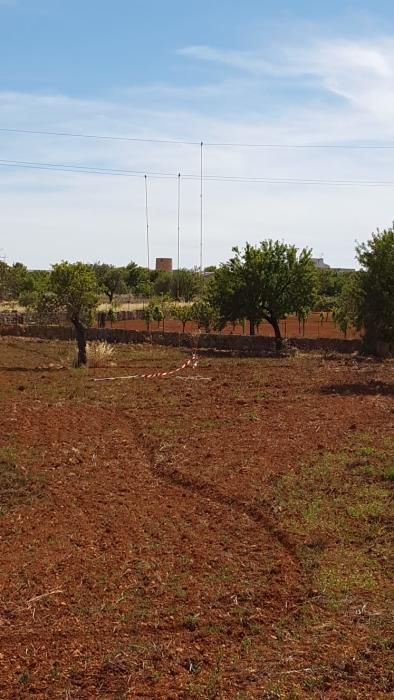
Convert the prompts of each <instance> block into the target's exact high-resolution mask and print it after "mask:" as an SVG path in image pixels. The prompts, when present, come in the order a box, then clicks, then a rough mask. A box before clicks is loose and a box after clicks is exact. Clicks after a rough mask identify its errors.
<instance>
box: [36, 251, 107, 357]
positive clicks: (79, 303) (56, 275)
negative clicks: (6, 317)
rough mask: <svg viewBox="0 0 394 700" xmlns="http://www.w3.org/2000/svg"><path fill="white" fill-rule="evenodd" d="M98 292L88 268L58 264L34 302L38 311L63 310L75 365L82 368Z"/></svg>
mask: <svg viewBox="0 0 394 700" xmlns="http://www.w3.org/2000/svg"><path fill="white" fill-rule="evenodd" d="M98 297H99V290H98V286H97V279H96V276H95V273H94V270H93V269H92V267H91V265H87V264H85V263H82V262H76V263H69V262H61V263H57V264H56V265H53V266H52V270H51V272H50V275H49V279H48V284H47V286H46V288H45V289H42V290H41V293H40V295H39V296H38V298H37V300H36V308H37V310H38V311H39V312H41V313H43V312H45V311H55V310H57V311H64V312H65V313H66V316H67V318H68V319H69V321H71V323H72V324H73V326H74V329H75V334H76V339H77V345H78V366H80V365H86V362H87V356H86V328H87V326H88V325H89V324H90V323H91V322H92V319H93V315H94V311H95V309H96V306H97V302H98Z"/></svg>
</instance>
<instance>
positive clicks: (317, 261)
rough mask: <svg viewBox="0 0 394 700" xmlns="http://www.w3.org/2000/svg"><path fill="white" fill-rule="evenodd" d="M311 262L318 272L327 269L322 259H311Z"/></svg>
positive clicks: (327, 266)
mask: <svg viewBox="0 0 394 700" xmlns="http://www.w3.org/2000/svg"><path fill="white" fill-rule="evenodd" d="M312 262H313V263H314V264H315V265H316V267H318V268H319V270H324V269H329V267H330V266H329V265H327V263H325V262H324V258H312Z"/></svg>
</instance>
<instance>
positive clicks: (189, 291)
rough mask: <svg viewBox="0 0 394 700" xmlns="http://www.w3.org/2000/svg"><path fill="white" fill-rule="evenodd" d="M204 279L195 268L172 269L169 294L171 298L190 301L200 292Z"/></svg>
mask: <svg viewBox="0 0 394 700" xmlns="http://www.w3.org/2000/svg"><path fill="white" fill-rule="evenodd" d="M203 285H204V280H203V278H202V277H201V274H200V273H199V272H196V270H187V269H186V268H181V269H180V270H174V272H173V273H172V276H171V285H170V294H171V296H172V298H173V299H183V300H184V301H191V300H192V299H194V297H196V296H198V295H199V294H201V292H202V289H203Z"/></svg>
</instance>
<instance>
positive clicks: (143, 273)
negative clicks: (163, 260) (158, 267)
mask: <svg viewBox="0 0 394 700" xmlns="http://www.w3.org/2000/svg"><path fill="white" fill-rule="evenodd" d="M124 279H125V283H126V286H127V289H129V290H130V292H132V293H133V294H143V295H144V296H150V295H151V294H152V285H151V282H150V279H149V270H147V269H146V268H145V267H140V266H139V265H137V263H135V262H133V260H131V262H129V264H128V265H127V266H126V267H125V270H124Z"/></svg>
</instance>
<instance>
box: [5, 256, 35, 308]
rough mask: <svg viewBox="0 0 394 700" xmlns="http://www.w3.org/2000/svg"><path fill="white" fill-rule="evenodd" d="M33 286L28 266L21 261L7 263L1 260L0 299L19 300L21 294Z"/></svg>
mask: <svg viewBox="0 0 394 700" xmlns="http://www.w3.org/2000/svg"><path fill="white" fill-rule="evenodd" d="M31 288H32V283H31V280H30V274H29V272H28V270H27V267H26V266H25V265H23V264H22V263H20V262H16V263H14V264H13V265H7V263H6V262H5V261H4V260H0V300H11V301H17V300H18V299H19V297H20V295H21V294H23V293H24V292H27V291H29V290H30V289H31Z"/></svg>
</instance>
